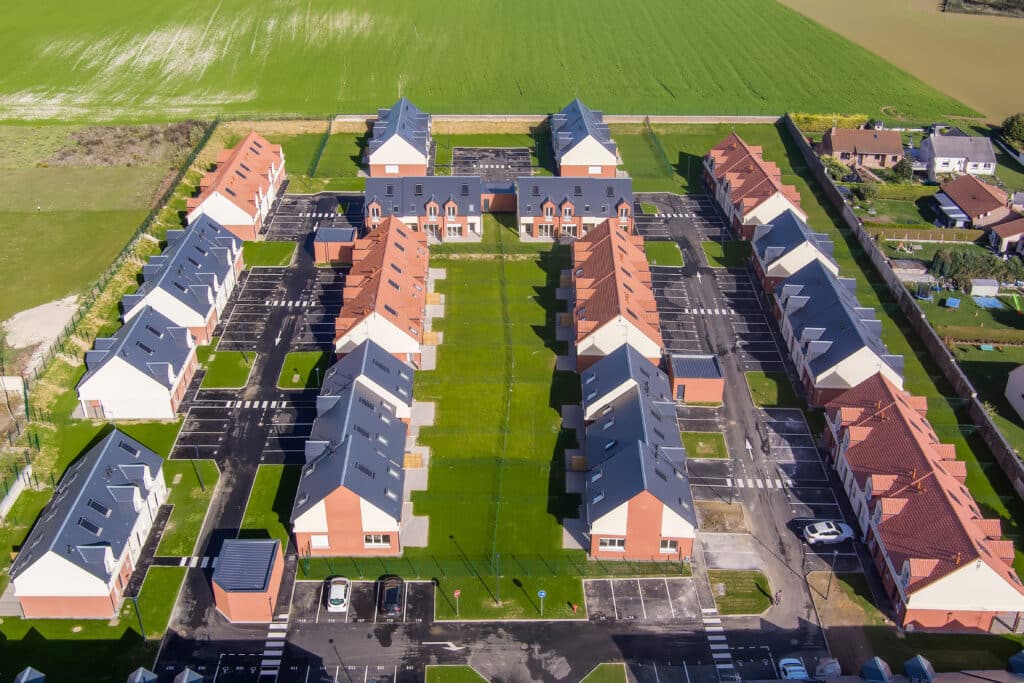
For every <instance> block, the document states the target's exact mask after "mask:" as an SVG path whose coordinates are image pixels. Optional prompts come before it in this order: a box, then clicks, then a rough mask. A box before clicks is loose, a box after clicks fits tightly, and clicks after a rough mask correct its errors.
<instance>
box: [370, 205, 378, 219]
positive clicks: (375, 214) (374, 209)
mask: <svg viewBox="0 0 1024 683" xmlns="http://www.w3.org/2000/svg"><path fill="white" fill-rule="evenodd" d="M370 218H380V207H379V206H376V205H374V206H371V207H370Z"/></svg>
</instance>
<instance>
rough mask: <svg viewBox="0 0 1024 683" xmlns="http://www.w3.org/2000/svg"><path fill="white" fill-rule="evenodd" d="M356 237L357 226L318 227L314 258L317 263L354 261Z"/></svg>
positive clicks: (314, 240) (314, 242)
mask: <svg viewBox="0 0 1024 683" xmlns="http://www.w3.org/2000/svg"><path fill="white" fill-rule="evenodd" d="M356 237H357V234H356V229H355V228H338V227H332V226H321V227H319V228H317V229H316V234H315V235H314V237H313V259H314V260H315V261H316V262H317V263H352V248H353V247H355V244H356Z"/></svg>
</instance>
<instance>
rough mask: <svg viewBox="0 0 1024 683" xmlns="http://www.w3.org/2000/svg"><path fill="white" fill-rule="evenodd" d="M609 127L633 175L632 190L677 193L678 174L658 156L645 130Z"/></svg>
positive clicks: (630, 173)
mask: <svg viewBox="0 0 1024 683" xmlns="http://www.w3.org/2000/svg"><path fill="white" fill-rule="evenodd" d="M611 129H612V137H613V138H614V140H615V144H617V145H618V146H619V155H620V156H621V157H622V163H623V167H624V168H625V169H626V170H627V171H628V172H629V175H630V177H632V178H633V191H634V192H680V179H679V177H678V176H676V175H675V173H674V172H673V169H672V167H671V164H670V161H668V160H666V159H662V158H661V157H660V155H659V154H658V152H657V150H656V148H655V146H654V142H653V140H652V139H651V137H650V135H649V134H648V133H646V132H644V131H643V129H642V128H641V127H640V126H612V127H611ZM655 209H656V207H655ZM644 212H645V213H646V209H645V211H644ZM653 213H657V210H655V211H654V212H653Z"/></svg>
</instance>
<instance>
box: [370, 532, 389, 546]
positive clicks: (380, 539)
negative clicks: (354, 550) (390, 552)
mask: <svg viewBox="0 0 1024 683" xmlns="http://www.w3.org/2000/svg"><path fill="white" fill-rule="evenodd" d="M384 539H387V540H386V541H385V540H384ZM363 547H364V548H390V547H391V534H363Z"/></svg>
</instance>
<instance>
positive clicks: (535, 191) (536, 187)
mask: <svg viewBox="0 0 1024 683" xmlns="http://www.w3.org/2000/svg"><path fill="white" fill-rule="evenodd" d="M530 194H531V195H533V196H534V197H539V196H540V185H534V186H533V187H532V188H531V189H530Z"/></svg>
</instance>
